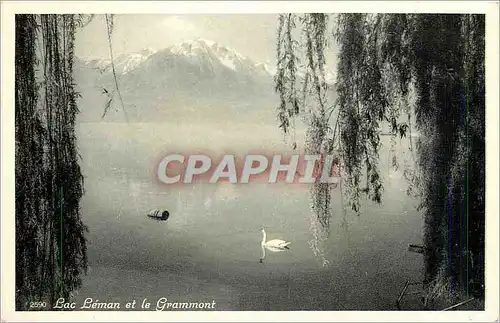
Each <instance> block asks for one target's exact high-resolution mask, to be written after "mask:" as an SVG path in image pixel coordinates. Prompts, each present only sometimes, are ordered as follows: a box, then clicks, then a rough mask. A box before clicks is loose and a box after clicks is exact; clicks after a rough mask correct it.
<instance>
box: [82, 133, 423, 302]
mask: <svg viewBox="0 0 500 323" xmlns="http://www.w3.org/2000/svg"><path fill="white" fill-rule="evenodd" d="M135 126H136V128H135V130H134V131H135V134H134V135H130V134H129V135H126V134H127V133H128V132H123V133H121V134H120V128H123V127H124V125H111V126H109V125H108V128H105V127H103V126H102V125H98V126H96V125H82V126H81V128H80V149H81V152H82V156H83V158H84V160H83V170H84V173H85V175H86V177H87V178H86V194H85V197H84V200H83V201H82V212H83V215H84V222H85V224H86V225H87V226H88V227H89V234H88V238H89V240H90V245H89V250H88V251H89V265H90V268H91V269H90V272H89V274H88V275H87V276H86V277H85V278H84V282H83V287H82V288H81V290H80V291H79V294H78V296H77V301H79V302H81V301H82V300H83V299H84V298H85V297H93V298H97V299H99V300H102V301H121V302H127V301H130V300H131V299H137V300H139V299H140V300H142V299H143V298H148V299H149V300H151V301H156V300H157V299H158V298H160V297H167V298H168V299H169V300H171V301H180V302H182V301H207V302H211V301H212V300H215V301H216V302H217V309H219V310H343V309H350V310H356V309H359V310H393V309H395V300H396V299H397V297H398V293H399V290H400V288H401V287H402V286H403V285H404V283H405V281H406V280H407V279H411V280H418V279H420V278H421V274H422V270H423V268H422V264H423V262H422V261H423V259H422V256H421V255H418V254H411V253H408V252H406V248H407V245H408V243H421V240H422V237H421V227H422V222H423V221H422V219H421V216H420V214H418V213H417V212H415V211H414V202H413V201H411V200H410V199H409V198H408V197H406V195H405V193H404V192H403V191H401V189H402V187H403V186H402V185H400V184H397V183H399V182H398V181H400V179H398V178H397V176H396V177H395V178H394V179H393V181H392V182H388V183H387V185H386V192H385V194H384V203H383V204H382V205H374V204H372V203H368V202H367V203H365V205H364V209H363V214H362V215H361V217H357V216H356V215H353V214H351V213H348V214H347V217H346V219H347V222H348V227H347V229H346V228H344V227H342V225H341V224H342V220H343V213H342V206H341V205H340V203H339V201H340V198H339V196H338V194H337V195H336V196H335V197H334V203H333V206H332V208H333V210H334V215H333V218H332V220H331V223H332V226H331V233H330V238H329V240H328V250H327V252H326V256H327V258H328V260H329V261H330V266H329V267H328V268H323V267H322V266H321V261H320V260H319V259H317V258H315V257H314V255H313V253H312V251H311V249H310V248H309V244H308V242H309V240H310V239H312V236H311V233H310V231H309V226H310V216H311V213H310V207H309V192H308V190H307V188H306V187H302V186H300V185H290V184H261V183H250V184H247V185H233V184H217V185H214V184H203V183H200V184H194V185H180V186H173V187H160V186H157V185H156V184H154V183H153V181H152V177H153V173H152V168H151V165H152V163H151V160H154V158H157V156H158V154H159V150H161V147H165V148H169V147H168V146H170V147H172V146H173V145H174V144H175V146H176V147H182V146H183V145H185V147H188V148H186V150H188V149H189V147H192V146H194V144H200V142H199V141H198V142H197V139H200V138H201V137H202V136H200V134H203V133H206V132H207V129H211V128H210V127H208V128H207V129H203V127H202V126H200V127H194V126H189V127H179V126H172V129H171V130H172V131H170V132H168V133H170V134H172V136H168V135H166V134H164V135H165V136H164V137H163V136H161V135H159V133H161V130H159V129H163V128H162V126H160V125H158V126H156V127H154V126H151V125H149V126H148V127H144V126H137V125H135ZM109 127H111V128H109ZM214 129H216V128H214ZM266 129H268V130H267V132H266V130H265V129H260V130H259V131H257V133H259V134H258V135H256V134H255V133H256V131H255V129H250V128H248V129H245V128H243V129H242V128H235V129H234V131H232V132H231V135H230V136H228V135H227V134H225V135H224V132H222V131H218V130H214V134H211V136H212V140H207V139H205V141H206V143H211V144H212V146H213V147H212V148H213V149H218V148H221V147H228V146H230V145H231V143H233V144H236V143H238V147H240V148H244V147H245V145H247V146H248V148H249V149H254V148H255V145H254V144H255V143H262V142H263V141H262V138H259V136H266V135H267V136H269V137H271V138H274V139H275V140H267V141H265V145H263V146H267V147H271V148H272V147H275V149H276V147H280V145H281V147H282V146H283V144H282V142H280V139H281V138H280V137H279V132H276V133H274V130H273V129H272V128H266ZM148 131H149V133H148ZM249 133H250V134H252V136H248V134H249ZM270 134H274V135H272V136H271V135H270ZM224 137H226V138H229V139H226V140H225V142H224V140H221V139H222V138H224ZM161 138H165V139H161ZM160 140H161V141H160ZM200 140H201V139H200ZM217 140H220V141H217ZM231 140H232V141H233V142H231ZM201 143H202V144H205V142H201ZM216 143H218V144H216ZM235 146H236V145H235ZM264 148H266V147H264ZM132 152H135V153H137V152H141V153H140V154H139V155H133V154H132ZM381 167H384V166H383V165H382V166H381ZM385 167H386V166H385ZM393 175H397V173H395V174H393ZM156 207H158V208H166V209H168V210H169V211H170V214H171V216H170V218H169V220H168V221H166V222H156V221H154V220H151V219H148V218H147V217H146V213H147V211H149V210H150V209H151V208H156ZM261 227H264V228H265V229H266V232H267V234H268V239H273V238H281V239H285V240H289V241H291V242H292V244H291V246H290V247H291V250H290V251H287V252H282V253H270V252H268V253H267V255H266V258H265V260H264V263H263V264H260V263H259V258H260V256H261V248H260V242H261V239H262V235H261V233H260V228H261Z"/></svg>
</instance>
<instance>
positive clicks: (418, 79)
mask: <svg viewBox="0 0 500 323" xmlns="http://www.w3.org/2000/svg"><path fill="white" fill-rule="evenodd" d="M294 16H295V15H294V14H282V15H280V17H279V25H278V48H277V54H278V73H277V75H276V79H275V81H276V85H277V86H276V91H278V92H279V94H280V96H281V102H280V105H279V107H278V117H279V121H280V126H281V127H282V128H283V130H284V131H285V133H286V132H287V129H288V126H289V125H290V124H291V123H290V120H291V119H292V118H295V117H297V115H298V114H299V112H301V111H302V113H303V114H304V113H305V114H307V119H308V120H309V122H308V126H309V127H308V141H307V143H306V145H307V147H306V150H307V152H308V153H319V152H324V151H325V150H324V149H325V147H327V148H328V149H327V151H330V152H331V151H337V150H338V154H339V156H340V158H341V160H340V162H339V164H340V165H341V167H342V170H341V171H342V172H341V174H345V177H344V179H343V181H344V183H345V184H346V185H345V188H346V194H347V196H348V198H349V200H348V202H349V204H350V205H351V208H352V209H353V210H354V211H355V212H357V213H358V214H359V210H360V197H361V195H362V194H366V195H367V196H369V197H370V198H371V200H372V201H375V202H378V203H380V202H381V200H382V193H383V184H382V180H381V176H380V170H379V166H378V158H379V149H380V137H379V134H380V132H381V126H382V125H384V124H386V125H388V126H389V128H390V129H391V132H392V134H393V135H394V136H400V137H405V136H406V135H407V134H408V133H409V132H410V131H411V129H412V128H413V127H414V128H415V129H416V130H417V131H418V132H419V133H420V134H422V136H420V137H419V138H418V140H417V142H416V146H415V147H414V146H413V142H412V138H411V136H410V137H409V142H410V147H409V149H410V150H411V151H412V153H413V150H414V149H415V150H416V163H415V165H414V168H413V169H406V170H405V174H404V175H405V178H406V179H408V180H409V182H410V183H409V184H410V188H411V192H410V193H412V194H413V195H414V196H418V197H419V199H420V202H421V203H420V206H419V208H420V209H421V210H423V212H424V216H425V224H426V225H425V247H426V253H425V259H426V278H425V282H426V283H432V284H431V285H434V286H435V285H437V284H440V285H442V286H446V287H447V290H462V291H467V292H474V293H476V294H478V295H483V292H484V133H485V132H484V131H485V126H484V125H485V121H484V112H485V106H484V15H439V14H432V15H423V14H359V13H356V14H339V15H338V16H337V20H336V29H335V31H334V32H333V33H332V34H333V37H332V38H333V40H334V41H336V42H337V44H338V47H339V55H338V65H337V80H336V89H335V90H336V92H337V100H336V102H334V108H333V109H336V110H337V121H336V122H335V127H334V128H333V131H331V127H330V124H331V123H330V120H329V117H325V112H326V111H325V107H326V106H328V102H326V101H327V97H326V96H325V95H324V94H325V87H326V84H325V83H324V66H325V62H324V51H325V48H326V47H325V34H326V32H325V29H326V21H327V18H328V17H327V16H326V15H325V14H304V15H298V18H296V17H294ZM297 19H298V20H299V21H300V23H301V24H302V31H303V35H304V37H303V40H302V42H301V43H297V42H295V41H294V40H293V37H292V34H293V28H294V27H295V21H296V20H297ZM290 22H292V23H290ZM290 44H291V45H290ZM300 53H304V55H303V56H304V57H305V64H304V66H305V68H304V73H303V74H304V77H302V79H301V80H300V81H302V83H303V86H302V87H297V86H296V84H297V82H299V77H298V76H297V74H298V73H297V64H296V60H297V57H299V56H300ZM299 89H300V90H299ZM300 91H301V92H300ZM299 92H300V93H299ZM297 97H302V98H303V99H302V101H301V104H302V106H303V107H304V108H303V109H297V108H296V106H295V104H296V102H297V99H296V98H297ZM309 105H311V106H313V108H311V109H306V107H307V106H309ZM412 110H414V111H412ZM290 111H292V112H293V113H290ZM285 112H289V113H285ZM403 113H404V114H406V116H407V118H406V120H404V121H402V120H401V115H402V114H403ZM413 118H414V119H415V122H414V124H413V123H412V120H413ZM337 124H338V128H337ZM284 125H285V126H284ZM337 133H338V135H337ZM333 147H335V150H334V149H333ZM392 163H393V164H394V165H397V164H398V163H397V160H396V159H395V157H394V159H393V161H392ZM362 177H364V178H365V181H364V182H363V181H362ZM312 193H313V194H312V200H313V210H314V213H315V215H316V217H317V223H319V224H320V227H321V228H322V230H321V232H322V234H321V238H322V239H323V242H324V239H325V237H327V235H328V227H329V221H328V219H329V218H330V210H329V202H328V201H329V200H330V198H331V197H330V194H329V190H328V188H323V187H322V186H321V185H320V184H315V185H314V187H313V192H312ZM314 230H316V231H317V227H314ZM316 231H314V232H316ZM315 235H316V233H315ZM313 247H314V248H317V247H318V244H315V245H313ZM315 253H317V251H315Z"/></svg>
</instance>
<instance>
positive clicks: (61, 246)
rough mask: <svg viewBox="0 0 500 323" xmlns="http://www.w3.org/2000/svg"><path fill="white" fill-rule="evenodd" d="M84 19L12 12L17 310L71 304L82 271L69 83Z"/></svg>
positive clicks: (77, 171)
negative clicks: (36, 305)
mask: <svg viewBox="0 0 500 323" xmlns="http://www.w3.org/2000/svg"><path fill="white" fill-rule="evenodd" d="M82 19H83V18H82V17H75V16H73V15H16V63H15V64H16V165H15V168H16V309H18V310H26V309H29V307H28V306H29V302H30V301H46V302H47V304H54V303H55V300H56V299H57V298H59V297H64V298H66V299H69V298H70V297H71V293H72V291H74V290H75V289H77V288H78V287H79V286H80V285H81V274H83V273H85V272H86V269H87V255H86V250H87V247H86V239H85V236H84V234H85V232H86V231H87V228H86V226H85V225H84V224H83V223H82V220H81V216H80V209H79V201H80V199H81V198H82V196H83V175H82V174H81V170H80V167H79V164H78V159H79V155H78V151H77V145H76V135H75V117H76V114H77V113H78V108H77V106H76V98H77V96H78V94H77V93H76V92H75V91H74V81H73V57H74V42H75V30H76V27H77V25H78V24H79V23H80V22H81V20H82ZM38 39H39V40H41V41H40V42H38V43H39V44H40V45H39V48H38V52H39V53H40V54H39V56H38V57H37V55H36V54H35V53H36V52H37V50H36V49H37V48H36V44H37V40H38ZM36 70H40V72H39V73H37V72H36Z"/></svg>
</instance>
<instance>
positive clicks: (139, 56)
mask: <svg viewBox="0 0 500 323" xmlns="http://www.w3.org/2000/svg"><path fill="white" fill-rule="evenodd" d="M154 53H156V51H155V50H153V49H151V48H146V49H143V50H141V51H140V52H137V53H132V54H121V55H119V56H118V57H116V58H115V60H114V63H115V70H116V72H117V73H119V74H126V73H128V72H129V71H131V70H133V69H134V68H136V67H137V66H139V64H140V63H142V62H143V61H145V60H146V59H147V58H148V57H149V56H151V55H153V54H154ZM85 65H87V66H88V67H90V68H93V69H96V70H98V71H100V72H111V59H109V58H107V59H99V60H91V61H87V62H85Z"/></svg>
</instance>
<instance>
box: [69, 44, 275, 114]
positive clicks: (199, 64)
mask: <svg viewBox="0 0 500 323" xmlns="http://www.w3.org/2000/svg"><path fill="white" fill-rule="evenodd" d="M114 65H115V72H116V74H117V78H118V82H119V87H120V92H121V94H122V96H123V101H124V102H126V104H128V105H131V107H129V108H128V110H129V115H130V117H131V119H134V120H139V121H146V120H149V119H153V120H158V119H162V118H167V117H169V118H171V117H172V115H173V114H179V115H181V114H182V115H183V114H185V113H186V109H191V110H193V111H195V110H196V111H197V113H198V111H201V110H200V109H202V111H207V112H206V113H212V114H214V115H218V114H219V113H223V112H221V111H223V110H224V109H233V110H232V111H238V113H240V112H241V113H242V114H243V115H244V114H245V113H249V111H250V112H251V113H254V112H255V113H260V112H259V111H262V110H263V109H266V111H267V112H270V117H269V119H271V120H274V115H275V107H276V102H277V101H276V100H277V95H276V93H275V92H274V84H273V76H274V75H275V73H276V68H275V67H273V66H271V65H270V64H268V63H262V62H254V61H253V60H251V59H250V58H248V57H246V56H244V55H242V54H241V53H238V52H237V51H236V50H234V49H231V48H229V47H226V46H223V45H220V44H218V43H216V42H214V41H210V40H205V39H195V40H190V41H184V42H182V43H180V44H177V45H175V46H170V47H168V48H165V49H161V50H152V49H145V50H142V51H140V52H138V53H132V54H121V55H118V56H117V57H115V59H114ZM75 78H76V83H77V84H78V85H79V87H80V88H81V91H80V92H81V93H82V94H83V98H82V104H85V101H86V100H88V101H89V102H92V103H89V104H91V105H93V106H96V107H98V110H96V111H95V112H93V113H92V116H88V115H84V119H92V120H94V119H98V120H100V117H101V115H102V107H103V106H105V105H106V103H107V101H108V100H110V99H111V98H112V93H113V89H114V86H115V85H114V77H113V75H112V68H111V61H110V60H109V59H101V60H91V61H80V62H78V63H77V64H76V65H75ZM89 93H93V94H89ZM85 94H86V96H87V98H85ZM89 97H90V99H89ZM95 100H98V101H99V102H100V103H97V102H94V101H95ZM117 101H118V99H116V98H114V101H113V102H112V106H113V107H116V106H118V102H117ZM139 107H141V108H139ZM207 107H210V109H208V110H207ZM96 109H97V108H96ZM235 109H236V110H235ZM116 110H120V109H116ZM217 111H219V112H217ZM120 113H121V112H120ZM120 115H121V114H120ZM106 118H111V120H112V118H113V116H112V115H109V116H108V115H107V116H106ZM120 118H122V117H120ZM108 120H109V119H108Z"/></svg>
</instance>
